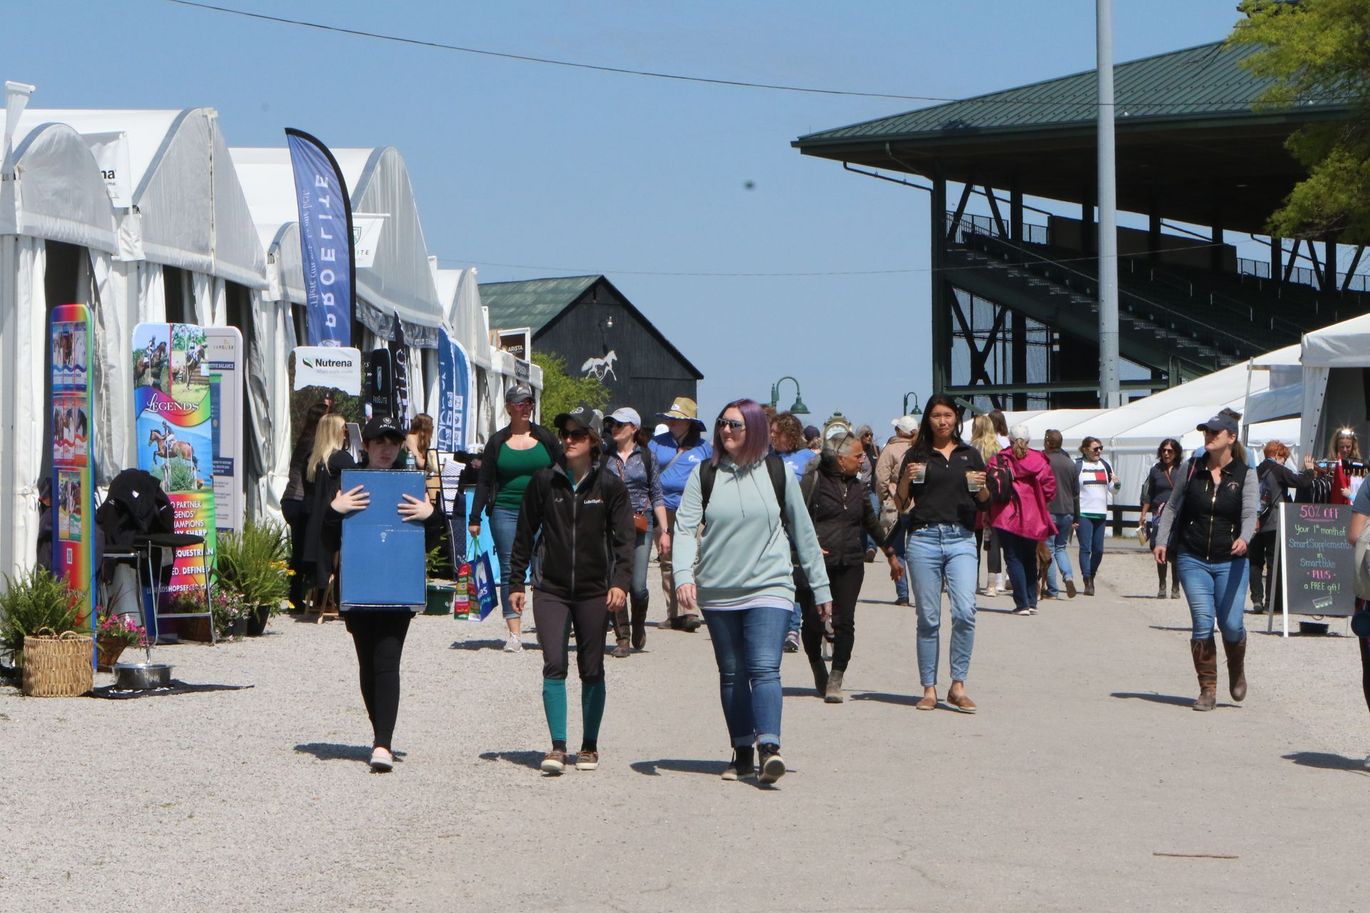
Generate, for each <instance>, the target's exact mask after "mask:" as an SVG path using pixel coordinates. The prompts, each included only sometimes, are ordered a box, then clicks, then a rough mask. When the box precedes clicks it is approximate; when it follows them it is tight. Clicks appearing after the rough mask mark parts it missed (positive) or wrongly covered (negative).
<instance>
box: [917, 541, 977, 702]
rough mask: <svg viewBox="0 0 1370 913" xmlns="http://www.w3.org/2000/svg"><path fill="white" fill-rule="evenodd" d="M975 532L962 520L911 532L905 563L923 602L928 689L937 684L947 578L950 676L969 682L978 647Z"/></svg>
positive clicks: (921, 633)
mask: <svg viewBox="0 0 1370 913" xmlns="http://www.w3.org/2000/svg"><path fill="white" fill-rule="evenodd" d="M975 558H976V555H975V534H974V533H973V532H971V531H970V530H968V529H966V528H965V527H963V526H961V525H959V524H940V525H937V526H924V527H921V528H919V529H914V530H910V531H909V538H908V549H907V551H905V553H904V564H905V566H906V567H907V568H908V570H909V574H910V575H912V578H913V599H914V602H915V603H917V605H918V677H919V680H920V682H921V683H922V685H923V687H924V688H930V687H933V686H934V685H936V684H937V649H938V631H939V629H940V628H941V625H942V580H943V578H944V577H945V578H946V583H947V596H948V597H949V599H950V600H951V679H952V681H954V682H964V681H965V680H966V673H967V672H968V671H970V651H971V648H972V647H974V646H975V577H976V573H977V571H976V562H975Z"/></svg>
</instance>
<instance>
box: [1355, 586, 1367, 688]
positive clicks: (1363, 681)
mask: <svg viewBox="0 0 1370 913" xmlns="http://www.w3.org/2000/svg"><path fill="white" fill-rule="evenodd" d="M1356 612H1357V614H1359V613H1361V612H1370V607H1367V606H1366V604H1365V602H1364V601H1362V600H1360V599H1357V600H1356ZM1356 643H1357V644H1359V645H1360V688H1361V691H1362V692H1364V694H1365V709H1366V710H1370V637H1357V638H1356Z"/></svg>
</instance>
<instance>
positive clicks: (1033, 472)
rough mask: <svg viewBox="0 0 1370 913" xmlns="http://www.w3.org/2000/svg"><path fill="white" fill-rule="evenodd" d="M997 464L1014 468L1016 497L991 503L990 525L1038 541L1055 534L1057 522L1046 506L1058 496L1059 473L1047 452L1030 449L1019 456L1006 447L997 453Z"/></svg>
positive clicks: (1014, 494)
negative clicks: (1052, 465)
mask: <svg viewBox="0 0 1370 913" xmlns="http://www.w3.org/2000/svg"><path fill="white" fill-rule="evenodd" d="M994 465H997V466H1007V467H1009V469H1011V470H1013V497H1011V498H1009V499H1008V500H1007V501H1003V502H1000V503H997V504H991V505H990V508H989V522H990V525H991V526H993V527H994V528H995V529H1002V530H1004V531H1005V532H1009V533H1013V534H1014V535H1017V536H1023V537H1024V538H1027V539H1033V540H1036V541H1038V542H1041V541H1042V540H1044V539H1046V538H1047V537H1048V536H1054V535H1056V523H1055V522H1054V521H1053V520H1052V519H1051V511H1050V510H1049V509H1048V507H1047V505H1048V504H1050V503H1051V499H1052V498H1054V497H1056V474H1055V473H1053V472H1052V471H1051V464H1050V463H1049V462H1047V458H1046V456H1045V455H1044V454H1043V453H1042V452H1041V451H1039V450H1029V451H1028V452H1027V453H1025V454H1024V455H1023V458H1022V459H1021V460H1018V459H1015V458H1014V456H1013V448H1011V447H1005V448H1004V449H1003V450H1001V451H999V452H998V453H997V454H995V455H994Z"/></svg>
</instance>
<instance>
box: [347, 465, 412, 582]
mask: <svg viewBox="0 0 1370 913" xmlns="http://www.w3.org/2000/svg"><path fill="white" fill-rule="evenodd" d="M358 485H361V486H362V487H363V488H364V489H365V490H366V492H367V494H369V495H370V496H371V505H370V506H369V507H367V508H366V509H365V510H359V511H357V512H355V513H351V514H348V515H347V516H346V517H344V518H343V523H342V555H341V558H340V559H339V571H338V574H339V582H340V585H341V598H340V599H339V602H341V603H342V605H343V606H357V607H362V606H376V607H379V608H398V607H401V606H414V607H416V609H422V607H423V605H424V602H425V600H426V598H427V592H426V581H425V579H424V527H423V524H422V523H419V522H408V523H406V522H405V521H404V520H402V519H401V518H400V515H399V513H398V512H397V510H398V507H399V505H400V503H401V501H402V500H403V498H402V497H401V495H406V494H408V495H413V496H414V497H415V498H419V499H423V498H424V497H426V494H425V492H424V483H423V473H421V472H412V471H408V470H393V469H344V470H343V473H342V490H343V491H351V490H352V489H353V488H355V487H356V486H358Z"/></svg>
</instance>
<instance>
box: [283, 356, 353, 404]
mask: <svg viewBox="0 0 1370 913" xmlns="http://www.w3.org/2000/svg"><path fill="white" fill-rule="evenodd" d="M293 351H294V355H295V381H294V383H293V384H292V386H291V389H292V390H303V389H304V388H305V387H323V388H324V389H326V390H341V391H342V392H344V393H350V394H351V395H353V396H360V395H361V392H362V353H361V352H360V351H359V350H357V349H353V348H344V347H336V346H297V347H296V348H295V349H294V350H293Z"/></svg>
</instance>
